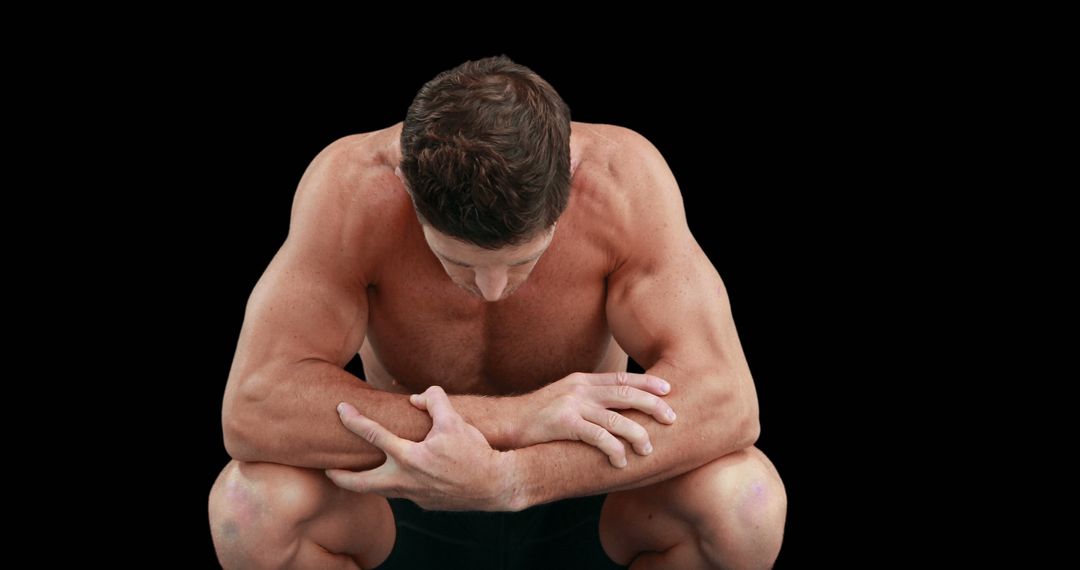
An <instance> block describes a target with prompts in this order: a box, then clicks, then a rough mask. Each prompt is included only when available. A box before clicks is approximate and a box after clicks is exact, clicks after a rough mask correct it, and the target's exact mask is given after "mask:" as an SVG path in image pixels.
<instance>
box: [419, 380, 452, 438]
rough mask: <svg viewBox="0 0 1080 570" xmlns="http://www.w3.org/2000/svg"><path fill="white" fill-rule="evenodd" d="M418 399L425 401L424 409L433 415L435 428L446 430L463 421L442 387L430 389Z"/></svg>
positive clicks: (432, 420)
mask: <svg viewBox="0 0 1080 570" xmlns="http://www.w3.org/2000/svg"><path fill="white" fill-rule="evenodd" d="M418 399H422V400H423V405H424V407H425V408H427V411H428V413H429V414H431V422H432V425H433V427H438V428H444V429H445V428H447V427H449V426H451V425H453V424H454V423H455V422H457V421H459V420H461V416H460V415H459V414H458V413H457V410H455V409H454V406H453V404H451V403H450V397H449V396H447V395H446V391H444V390H443V389H442V386H431V387H429V388H428V389H427V390H424V393H423V394H422V395H421V396H420V398H418Z"/></svg>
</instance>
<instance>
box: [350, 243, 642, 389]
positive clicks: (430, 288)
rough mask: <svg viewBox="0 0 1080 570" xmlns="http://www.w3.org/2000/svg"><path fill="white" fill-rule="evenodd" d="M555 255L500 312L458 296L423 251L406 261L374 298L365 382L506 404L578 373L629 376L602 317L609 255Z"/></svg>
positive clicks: (373, 291)
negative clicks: (487, 397) (505, 399)
mask: <svg viewBox="0 0 1080 570" xmlns="http://www.w3.org/2000/svg"><path fill="white" fill-rule="evenodd" d="M552 250H553V251H550V252H549V253H550V254H552V255H550V256H548V255H545V257H544V258H543V259H542V260H541V262H539V263H538V265H537V267H536V269H535V270H534V271H533V273H532V275H530V277H529V279H528V280H527V281H526V282H525V283H524V284H523V285H522V286H521V287H520V288H519V289H518V290H517V291H516V292H515V293H514V294H513V295H511V296H510V297H509V298H507V299H504V300H502V301H500V302H498V303H485V302H483V301H482V300H479V299H477V298H475V297H473V296H471V295H470V294H469V293H467V292H466V291H463V290H461V289H459V288H458V287H457V286H456V285H455V284H454V283H453V282H452V281H451V280H450V279H449V278H448V277H447V276H446V274H445V273H444V272H443V271H442V269H441V267H439V266H438V264H437V263H434V262H433V261H434V259H433V258H431V260H427V259H426V257H425V256H423V255H422V253H423V252H417V257H416V258H414V259H412V262H411V263H410V262H409V261H410V260H409V259H404V258H403V259H401V260H399V262H398V263H396V264H395V266H394V267H391V268H389V271H385V272H384V273H383V274H382V275H381V278H380V281H379V284H378V285H377V286H373V287H371V288H369V290H368V307H369V315H368V328H367V331H368V333H367V340H366V341H365V342H364V346H363V348H362V349H361V351H360V357H361V359H362V360H363V361H364V372H365V375H366V376H365V377H366V379H367V380H368V382H370V383H371V384H372V385H373V386H375V387H377V388H381V389H384V390H389V391H396V392H422V391H423V390H425V389H426V388H427V387H428V386H431V385H436V384H437V385H440V386H443V388H445V389H446V391H447V392H450V393H459V394H460V393H470V394H491V395H508V394H515V393H525V392H529V391H532V390H534V389H536V388H539V387H541V386H544V385H546V384H548V383H550V382H553V381H555V380H558V379H560V378H563V377H565V376H566V375H568V374H570V373H573V372H599V371H610V370H625V368H626V355H625V353H623V352H622V350H621V349H620V348H619V346H618V344H617V343H615V342H614V340H613V338H612V336H611V332H610V330H609V329H608V326H607V320H606V318H605V312H604V304H605V299H606V284H605V274H606V273H605V260H604V258H603V256H602V255H598V254H595V255H594V254H592V253H590V252H589V251H587V250H584V251H575V252H571V251H568V250H567V249H566V248H563V247H559V248H558V249H556V247H555V246H554V245H553V246H552ZM429 261H430V262H429ZM620 366H621V367H622V368H619V367H620Z"/></svg>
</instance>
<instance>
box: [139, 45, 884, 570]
mask: <svg viewBox="0 0 1080 570" xmlns="http://www.w3.org/2000/svg"><path fill="white" fill-rule="evenodd" d="M498 53H506V54H507V55H509V56H510V57H511V58H513V59H514V60H515V61H518V62H519V63H522V64H524V65H527V66H530V67H531V68H532V69H533V70H534V71H536V72H538V73H539V74H540V75H541V76H543V77H544V78H546V79H547V80H548V81H549V82H550V83H551V84H552V85H553V86H554V87H555V88H556V89H557V90H558V91H559V92H560V94H561V95H562V97H563V98H564V100H565V101H566V102H567V103H568V104H569V105H570V107H571V109H572V112H573V118H574V120H576V121H584V122H593V123H611V124H617V125H621V126H625V127H629V128H631V129H634V130H636V131H638V132H639V133H641V134H643V135H645V136H646V137H647V138H649V139H650V140H651V141H652V142H653V143H654V144H655V145H656V146H657V147H658V148H659V149H660V151H661V152H662V153H663V154H664V156H665V158H666V159H667V161H668V164H669V165H670V166H671V169H672V171H673V172H674V174H675V176H676V178H677V180H678V182H679V185H680V187H681V189H682V193H683V197H684V201H685V205H686V211H687V217H688V221H689V225H690V229H691V231H692V232H693V234H694V236H695V237H696V238H697V240H698V242H699V243H700V244H701V246H702V247H703V248H704V250H705V252H706V253H707V254H708V255H709V257H710V259H711V260H712V262H713V263H714V265H715V266H716V268H717V269H718V271H719V273H720V275H721V276H722V278H723V279H724V281H725V283H726V285H727V288H728V292H729V295H730V298H731V304H732V310H733V313H734V318H735V323H736V326H737V328H738V332H739V336H740V339H741V341H742V345H743V348H744V350H745V352H746V355H747V358H748V359H749V363H750V367H751V371H752V373H753V376H754V379H755V381H756V385H757V389H758V394H759V398H760V407H761V423H762V435H761V439H760V441H759V443H758V446H759V447H760V448H761V449H762V450H764V451H765V453H766V454H767V455H768V456H769V457H770V458H771V459H772V460H773V462H774V463H775V464H776V466H777V468H778V469H779V471H780V474H781V476H782V477H783V478H784V481H785V484H786V486H787V492H788V496H789V513H788V525H787V530H786V537H785V544H784V548H783V551H782V552H781V557H780V560H779V561H778V564H777V567H797V566H798V565H799V564H800V563H805V562H808V561H818V560H820V561H825V560H829V561H833V562H839V561H843V560H847V561H849V562H851V561H857V560H862V559H863V555H862V554H861V553H862V552H863V550H864V549H866V548H869V547H868V546H867V544H869V542H868V541H870V540H872V539H871V538H870V537H869V536H868V535H869V534H871V533H872V532H871V530H869V527H870V526H872V525H869V524H868V522H867V521H868V519H867V518H865V517H867V516H868V515H867V514H866V512H864V511H865V509H866V508H868V507H869V506H868V505H866V504H865V503H866V502H867V501H866V500H865V497H866V495H861V493H862V492H863V491H865V487H866V485H867V484H866V482H865V481H866V480H867V479H868V478H869V477H870V473H871V472H872V471H873V470H874V469H876V468H877V467H878V466H877V464H876V463H874V462H872V461H871V459H870V457H871V456H872V455H873V453H874V452H873V451H872V448H873V447H874V444H873V443H863V442H864V441H865V440H868V439H869V440H870V441H873V438H872V437H871V436H869V435H868V434H867V433H866V431H862V432H860V431H859V430H853V429H852V426H854V425H859V424H860V421H861V420H862V419H865V418H866V417H869V416H872V415H874V414H875V413H876V412H875V406H876V405H878V404H879V403H880V400H879V397H878V396H876V394H877V392H876V391H875V390H874V389H873V388H870V387H868V386H871V385H874V384H875V383H878V382H882V381H883V380H884V374H886V371H884V370H882V366H881V365H880V361H879V360H876V359H875V357H874V355H873V354H872V352H873V351H874V350H876V349H877V348H879V347H880V346H881V345H880V344H878V343H877V342H875V341H874V340H872V339H875V337H877V336H878V335H880V334H882V333H881V332H880V330H881V329H882V328H883V327H886V328H887V327H888V326H889V325H888V324H887V323H889V322H890V320H892V319H895V318H898V317H899V315H896V314H895V313H896V312H897V311H898V310H897V309H893V308H892V307H893V304H892V303H890V302H889V301H888V299H887V298H886V297H885V296H884V295H877V294H876V293H874V294H871V293H869V292H870V291H876V290H877V289H878V288H879V287H880V286H881V285H882V283H883V282H884V281H886V280H888V279H889V272H893V273H896V274H900V273H902V269H901V266H900V265H895V264H894V263H893V262H892V260H890V261H889V263H887V264H881V263H880V260H882V259H885V258H888V257H889V256H891V255H892V254H893V250H892V249H891V247H890V246H888V245H886V244H885V243H884V242H880V241H879V235H880V229H881V227H882V226H884V225H887V224H888V223H889V222H888V221H887V217H888V216H887V214H886V213H885V210H884V209H883V208H887V206H884V207H883V206H882V204H883V203H884V204H888V203H889V200H888V199H887V198H886V200H882V199H881V198H882V197H883V196H886V195H887V194H888V193H889V192H890V191H892V189H893V188H894V185H895V184H896V182H897V180H899V178H898V176H899V175H897V176H892V175H890V177H887V178H888V179H887V180H886V181H885V182H882V181H880V180H876V181H874V191H873V199H871V198H870V196H869V195H868V192H867V191H866V188H867V186H868V184H869V183H870V182H871V176H872V175H871V174H870V172H871V171H873V170H875V169H879V170H880V169H881V168H884V170H886V171H887V172H893V170H892V169H891V167H889V166H883V164H884V163H885V160H886V159H885V156H886V154H887V153H888V145H890V144H891V142H890V141H885V140H883V138H882V137H881V136H880V135H877V134H875V133H877V132H880V131H881V130H882V129H883V126H884V125H886V124H889V125H892V124H895V123H896V122H897V121H902V119H903V117H902V116H900V115H898V113H900V114H902V111H900V110H897V108H895V107H893V106H892V105H891V104H889V103H887V102H886V101H887V100H886V99H885V98H884V97H883V96H882V95H881V94H880V89H882V88H883V87H882V85H881V84H880V83H878V82H877V79H875V77H876V75H875V74H874V73H872V72H870V71H868V69H867V64H868V62H867V61H865V60H861V59H859V60H856V59H853V58H850V57H848V58H844V59H840V60H837V59H835V58H832V57H831V54H827V53H822V52H821V51H816V52H805V51H798V50H786V51H784V52H782V53H780V52H777V53H775V54H771V53H769V52H758V53H756V55H755V56H754V57H753V58H748V57H735V56H731V55H728V56H724V57H718V56H717V55H715V54H713V53H709V52H690V53H683V52H679V51H678V50H671V51H670V52H664V51H659V50H656V49H648V50H646V49H641V50H639V51H637V52H635V51H633V50H630V51H628V50H627V49H625V48H623V49H621V50H619V51H618V52H615V51H604V50H597V51H593V52H589V53H578V54H576V55H568V56H565V57H559V56H553V55H552V54H550V53H548V52H547V51H546V50H523V49H517V50H511V49H505V50H504V49H499V48H498V47H496V48H494V49H486V50H482V51H469V50H455V49H443V50H434V51H431V52H428V53H426V55H424V56H423V57H416V58H414V57H406V56H396V55H393V54H392V53H391V52H390V51H389V50H388V51H387V52H384V53H382V54H380V55H379V56H378V57H370V56H368V57H361V58H358V59H357V60H356V61H353V62H351V63H350V64H349V65H347V66H345V67H340V68H334V69H327V68H324V67H322V66H317V67H316V66H309V65H307V64H308V63H309V62H304V61H295V60H292V61H288V62H286V61H284V60H282V61H275V60H273V58H267V57H258V58H255V57H246V56H245V55H244V54H243V53H242V52H231V53H229V54H227V55H223V56H221V57H220V58H217V59H215V60H214V61H212V62H210V61H202V60H199V61H197V62H191V63H190V64H189V63H187V62H186V61H185V62H181V63H178V64H177V65H176V66H175V67H176V73H175V74H174V75H167V76H162V77H158V78H157V79H156V81H155V83H154V84H153V86H151V87H148V88H147V91H146V92H144V95H145V96H146V97H147V100H149V101H151V105H153V106H155V108H154V109H153V120H152V121H151V124H150V125H149V126H148V127H147V128H146V129H145V130H140V131H139V134H138V135H133V136H132V137H131V140H130V141H129V145H130V147H131V149H132V151H133V152H137V153H138V156H140V157H143V164H142V165H141V167H140V172H143V171H145V172H143V175H142V179H143V180H146V181H147V185H146V186H147V188H146V192H147V195H148V196H149V198H148V204H149V205H148V209H151V208H152V210H150V211H154V212H163V213H164V215H163V217H162V218H160V219H162V220H167V222H162V223H161V225H160V226H158V223H157V222H156V221H155V219H156V218H153V217H148V218H147V219H145V220H140V223H141V224H144V225H146V226H148V227H149V226H157V227H152V228H150V229H152V230H154V231H155V232H156V234H164V236H163V237H162V238H160V240H158V241H155V242H154V243H152V244H150V245H151V246H152V247H154V249H155V253H154V255H153V257H154V258H155V259H156V261H157V262H156V263H153V264H152V266H151V267H152V268H150V269H148V270H147V272H146V275H147V276H146V277H145V279H147V280H148V283H147V284H148V286H147V287H145V288H142V289H140V290H139V292H138V293H137V295H138V297H139V299H140V300H145V301H146V302H149V303H152V304H153V306H155V307H159V308H160V309H159V310H158V309H155V310H154V311H152V313H151V314H147V315H144V317H145V318H146V319H147V323H148V324H147V326H148V327H149V329H148V330H151V331H159V332H160V333H161V334H152V335H146V336H148V337H151V338H143V339H141V340H142V341H143V342H149V343H151V344H153V348H152V349H151V350H149V351H148V353H149V354H150V355H151V357H152V364H151V366H152V367H153V368H152V369H153V370H155V371H156V372H155V374H154V378H153V379H152V380H151V379H146V382H152V383H153V388H152V389H153V390H154V392H155V393H156V394H158V398H159V399H158V401H159V402H162V403H163V404H164V405H165V406H166V407H167V409H168V410H169V414H170V416H171V417H172V419H173V421H171V422H170V423H169V428H168V429H167V430H164V431H165V436H166V437H165V438H164V439H162V440H161V441H160V442H159V444H158V446H157V447H156V448H155V451H154V452H152V453H151V455H153V457H151V458H150V459H151V460H152V462H153V464H154V465H155V466H156V467H155V469H156V470H157V471H156V473H158V474H160V475H161V476H162V481H164V480H168V481H170V483H169V485H170V486H171V488H170V490H169V491H168V493H166V494H167V497H166V498H167V499H169V501H168V506H165V505H162V506H161V507H160V510H158V509H154V510H156V511H158V512H156V513H155V514H156V515H157V516H161V515H162V514H164V515H165V516H166V517H167V518H168V519H169V521H170V522H169V524H170V528H173V529H176V528H180V529H183V530H184V532H180V533H176V532H170V533H168V534H165V533H162V534H160V535H158V536H157V538H156V541H155V543H154V544H153V545H152V547H153V550H154V551H156V552H162V551H164V552H168V553H170V554H169V556H170V557H178V559H179V558H185V559H186V558H188V557H190V558H191V560H190V566H189V567H203V566H206V567H213V564H214V559H213V551H212V547H211V544H210V536H209V529H208V524H207V521H206V497H207V494H208V492H209V489H210V486H211V484H212V482H213V480H214V478H215V476H216V475H217V473H218V471H219V470H220V469H221V467H222V466H223V465H224V464H225V463H226V462H227V460H228V457H227V456H226V454H225V451H224V447H223V445H222V440H221V426H220V405H221V397H222V393H223V390H224V386H225V382H226V378H227V373H228V369H229V365H230V362H231V359H232V355H233V351H234V349H235V343H236V340H237V336H238V333H239V330H240V326H241V323H242V319H243V312H244V305H245V302H246V299H247V296H248V294H249V293H250V291H251V288H252V287H253V286H254V284H255V282H256V281H257V279H258V277H259V276H260V274H261V272H262V271H263V270H264V269H265V267H266V265H267V263H268V262H269V261H270V259H271V257H272V256H273V254H274V252H275V251H276V250H277V248H278V247H279V246H280V245H281V243H282V241H283V240H284V238H285V235H286V232H287V227H288V218H289V209H290V204H291V200H292V194H293V192H294V190H295V187H296V184H297V182H298V181H299V178H300V176H301V174H302V173H303V171H304V168H305V167H306V166H307V164H308V162H309V161H310V160H311V158H313V157H314V156H315V154H316V153H318V152H319V150H320V149H322V148H323V147H324V146H326V145H327V144H329V143H330V142H332V141H333V140H335V139H336V138H338V137H341V136H344V135H347V134H352V133H357V132H365V131H370V130H375V129H380V128H384V127H387V126H389V125H392V124H394V123H395V122H397V121H400V120H401V119H402V118H403V116H404V113H405V110H406V108H407V107H408V105H409V103H410V101H411V99H412V96H413V95H414V94H415V92H416V90H417V89H418V88H419V87H420V86H421V85H422V84H423V83H424V82H425V81H427V80H428V79H430V78H431V77H433V76H434V75H435V74H437V73H438V72H439V71H442V70H444V69H448V68H450V67H453V66H455V65H457V64H459V63H461V62H462V61H465V60H466V59H474V58H478V57H483V56H487V55H494V54H498ZM889 101H891V99H890V100H889ZM877 176H880V175H877ZM883 265H887V266H888V267H889V269H888V270H886V271H883V270H882V269H881V267H882V266H883ZM143 296H148V298H146V299H143ZM871 323H873V324H871ZM871 362H876V363H875V364H871ZM842 402H843V403H844V404H842ZM851 402H856V404H855V405H851ZM132 437H137V436H132ZM853 465H857V466H858V468H856V469H855V470H854V471H853V470H852V466H853ZM162 484H163V485H164V483H162ZM155 490H156V492H157V493H160V492H161V489H160V488H156V487H155ZM878 502H879V503H880V499H879V500H878ZM874 507H880V504H876V505H874ZM180 521H182V522H180Z"/></svg>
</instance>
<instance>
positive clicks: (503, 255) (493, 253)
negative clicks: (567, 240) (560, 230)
mask: <svg viewBox="0 0 1080 570" xmlns="http://www.w3.org/2000/svg"><path fill="white" fill-rule="evenodd" d="M552 234H553V232H548V233H546V234H542V235H540V236H537V237H536V238H534V239H533V240H531V241H528V242H525V243H523V244H521V245H518V246H507V247H504V248H500V249H495V250H492V249H484V248H482V247H479V246H475V245H473V244H471V243H465V242H463V241H460V240H457V239H454V238H452V237H449V236H447V235H445V234H443V233H440V232H439V231H437V230H434V229H432V228H431V227H430V226H427V225H425V226H424V236H425V237H426V238H427V242H428V245H430V246H431V249H432V250H433V251H434V252H435V253H436V254H440V255H442V256H444V257H447V258H450V259H453V260H455V261H463V262H465V263H469V264H479V263H516V262H520V261H524V260H526V259H529V258H531V257H535V256H536V255H538V254H540V253H543V252H544V250H545V249H546V248H547V245H548V242H549V241H550V238H551V237H552Z"/></svg>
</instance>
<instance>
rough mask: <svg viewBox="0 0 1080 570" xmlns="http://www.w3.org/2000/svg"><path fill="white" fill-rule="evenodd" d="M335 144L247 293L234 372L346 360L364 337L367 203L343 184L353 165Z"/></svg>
mask: <svg viewBox="0 0 1080 570" xmlns="http://www.w3.org/2000/svg"><path fill="white" fill-rule="evenodd" d="M337 150H338V147H336V146H335V145H331V146H330V147H328V148H327V150H325V151H324V152H323V153H321V154H320V156H319V157H316V159H315V160H314V161H312V164H311V166H309V168H308V171H307V172H305V173H304V176H303V178H302V179H301V181H300V185H299V187H298V188H297V191H296V196H295V198H294V200H293V208H292V215H291V219H290V222H289V235H288V237H287V238H286V240H285V243H284V244H283V245H282V246H281V249H280V250H279V251H278V252H277V254H276V255H275V256H274V258H273V260H271V262H270V265H269V266H268V267H267V269H266V271H265V272H264V273H263V275H262V277H261V278H260V279H259V281H258V283H257V284H256V285H255V288H254V289H253V291H252V293H251V296H250V298H249V299H248V304H247V308H246V311H245V314H244V324H243V328H242V330H241V333H240V341H239V343H238V346H237V353H236V358H235V360H234V365H233V369H234V370H233V372H234V373H236V372H238V371H240V372H241V373H242V372H244V371H247V372H250V371H253V370H254V369H256V368H259V367H262V366H265V365H268V364H291V363H295V362H299V361H302V360H305V359H318V360H325V361H327V362H331V363H334V364H337V365H338V366H342V367H344V366H345V364H347V363H348V362H349V360H351V359H352V357H353V356H354V355H355V354H356V353H357V351H359V350H360V346H361V345H362V344H363V342H364V336H365V333H366V328H367V314H368V307H367V282H368V279H367V276H366V272H367V266H368V265H370V264H369V263H368V261H367V260H368V259H369V252H370V244H369V243H366V242H365V241H364V239H365V238H364V236H366V235H371V232H370V231H368V228H367V221H366V219H365V218H367V217H368V216H366V215H365V212H366V211H368V210H369V209H368V208H366V207H365V206H366V205H365V204H363V203H362V200H354V197H355V192H356V190H350V186H349V185H348V184H345V183H343V176H342V175H341V172H342V171H343V170H345V169H346V168H347V166H348V165H347V164H343V160H344V159H343V158H342V156H341V155H342V153H341V152H337ZM346 158H347V157H346ZM358 202H359V203H360V205H359V206H356V205H355V204H357V203H358Z"/></svg>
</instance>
